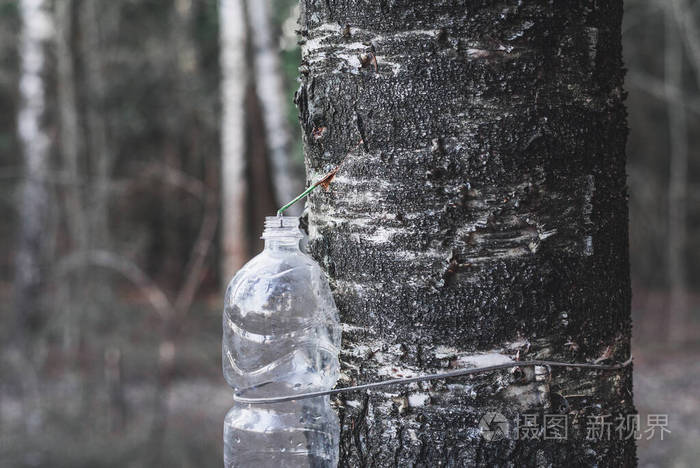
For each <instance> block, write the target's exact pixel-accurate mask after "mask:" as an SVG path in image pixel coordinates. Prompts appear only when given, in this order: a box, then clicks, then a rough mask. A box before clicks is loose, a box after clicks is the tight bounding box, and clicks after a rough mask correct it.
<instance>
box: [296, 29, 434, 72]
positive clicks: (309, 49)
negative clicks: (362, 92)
mask: <svg viewBox="0 0 700 468" xmlns="http://www.w3.org/2000/svg"><path fill="white" fill-rule="evenodd" d="M345 32H346V31H344V30H343V28H341V27H340V26H339V25H338V24H333V23H323V24H320V25H319V26H317V27H315V28H313V29H310V30H309V31H308V38H307V39H305V42H304V43H303V44H302V46H301V53H302V59H303V60H304V61H305V62H306V63H307V64H309V65H310V66H312V65H314V64H317V63H323V62H325V61H328V60H337V61H339V62H340V65H339V66H336V67H335V68H334V69H333V70H332V71H331V73H346V72H349V73H353V74H359V73H360V69H361V68H362V67H363V65H364V66H369V67H373V66H374V64H373V63H369V64H363V63H362V60H361V59H360V56H361V55H362V54H367V53H371V51H372V45H376V46H377V47H378V48H380V47H381V44H382V43H385V42H388V41H392V40H406V38H407V37H410V36H416V37H420V38H425V39H426V40H432V39H434V38H435V37H437V35H438V33H439V31H438V30H437V29H416V30H409V31H400V32H398V33H395V34H392V35H382V34H378V33H375V32H372V31H369V30H366V29H361V28H356V27H350V28H348V30H347V34H348V37H350V38H353V39H354V40H353V42H345V41H344V40H340V39H341V36H342V35H343V34H344V33H345ZM374 58H375V59H376V61H377V71H378V72H380V71H384V70H388V71H389V72H390V74H391V75H394V76H395V75H398V74H399V73H401V71H402V67H401V65H402V63H405V62H407V61H411V60H412V57H410V56H406V55H391V56H390V55H376V56H375V57H374Z"/></svg>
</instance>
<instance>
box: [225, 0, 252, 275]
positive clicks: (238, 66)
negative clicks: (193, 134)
mask: <svg viewBox="0 0 700 468" xmlns="http://www.w3.org/2000/svg"><path fill="white" fill-rule="evenodd" d="M219 28H220V44H221V46H220V47H221V52H220V54H221V56H220V61H221V108H222V116H221V210H222V229H221V243H222V248H221V251H222V259H221V273H222V278H221V280H222V282H223V283H224V284H225V283H226V282H228V281H229V280H230V279H231V277H232V276H233V274H234V273H235V272H236V270H238V269H239V268H240V267H241V266H242V265H243V264H244V263H245V261H246V260H247V255H248V254H247V247H246V244H247V243H246V228H245V225H244V223H245V219H246V216H245V214H246V209H245V207H246V192H247V190H246V188H247V184H246V180H245V173H244V170H245V144H246V142H245V120H244V115H243V103H244V100H245V92H246V83H247V78H246V77H247V65H246V60H245V56H246V54H245V49H246V26H245V9H244V6H243V0H220V6H219Z"/></svg>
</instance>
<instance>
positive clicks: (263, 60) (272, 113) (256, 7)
mask: <svg viewBox="0 0 700 468" xmlns="http://www.w3.org/2000/svg"><path fill="white" fill-rule="evenodd" d="M247 10H248V22H249V25H250V39H251V43H252V46H253V63H254V69H255V91H256V93H257V95H258V99H259V100H260V105H261V107H262V112H263V122H264V125H265V136H266V143H267V149H268V155H269V158H270V162H271V170H272V177H271V179H272V183H273V184H274V187H273V188H274V192H275V196H276V198H277V203H278V204H282V203H284V202H287V201H289V200H291V199H292V198H293V197H294V196H295V195H296V194H297V193H299V191H300V184H299V183H298V182H297V178H296V177H295V176H294V170H293V167H292V164H291V158H290V130H289V127H288V124H287V119H286V116H287V104H286V101H287V100H288V98H287V96H286V94H285V90H284V82H283V80H282V70H281V65H280V58H279V46H278V44H275V43H274V40H273V37H274V35H273V34H272V26H271V21H270V0H250V1H248V3H247ZM297 209H299V208H298V207H294V208H292V210H297Z"/></svg>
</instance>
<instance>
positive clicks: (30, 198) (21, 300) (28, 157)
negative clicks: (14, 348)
mask: <svg viewBox="0 0 700 468" xmlns="http://www.w3.org/2000/svg"><path fill="white" fill-rule="evenodd" d="M45 9H46V2H44V1H43V0H21V1H20V2H19V11H20V18H21V23H22V26H21V27H22V30H21V37H20V42H19V56H20V60H21V71H20V82H19V94H20V107H19V112H18V121H17V132H18V137H19V141H20V144H21V147H22V153H23V158H24V167H25V174H24V175H25V180H24V184H23V185H22V189H21V194H20V198H21V200H20V204H21V207H20V227H19V247H18V251H17V257H16V278H15V293H16V307H17V309H16V310H17V313H18V317H19V320H20V330H22V329H24V328H25V327H26V325H28V324H32V323H33V322H35V321H36V320H39V318H40V316H41V298H42V294H41V286H42V280H43V278H42V276H43V269H42V266H43V260H44V259H43V253H44V248H43V247H44V245H45V242H46V232H45V230H46V229H45V228H46V219H47V215H48V205H49V200H48V191H47V181H48V175H49V174H48V172H49V137H48V135H47V133H46V129H45V128H44V126H43V122H42V121H43V119H44V113H45V110H46V97H45V83H44V77H43V76H42V74H43V73H44V70H45V65H46V53H45V50H44V46H45V41H46V40H48V39H49V38H50V35H51V33H52V24H51V19H50V16H49V15H48V14H47V12H46V11H45Z"/></svg>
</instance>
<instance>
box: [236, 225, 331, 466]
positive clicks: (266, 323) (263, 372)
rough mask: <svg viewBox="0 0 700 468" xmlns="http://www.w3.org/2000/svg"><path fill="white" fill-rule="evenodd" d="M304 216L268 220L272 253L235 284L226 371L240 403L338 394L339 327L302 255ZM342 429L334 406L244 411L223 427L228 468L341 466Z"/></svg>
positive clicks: (321, 282)
mask: <svg viewBox="0 0 700 468" xmlns="http://www.w3.org/2000/svg"><path fill="white" fill-rule="evenodd" d="M298 226H299V220H298V218H296V217H287V216H284V217H267V218H266V220H265V231H264V232H263V236H262V237H263V239H265V249H264V250H263V251H262V252H261V253H260V254H259V255H258V256H256V257H255V258H253V259H252V260H251V261H250V262H248V263H247V264H246V265H245V266H244V267H243V268H242V269H241V270H240V271H239V272H238V273H237V274H236V276H235V277H234V278H233V280H231V283H230V284H229V286H228V288H227V290H226V298H225V304H224V316H223V328H224V337H223V347H222V349H223V370H224V376H225V377H226V381H227V382H228V384H229V385H230V386H231V387H233V389H234V393H235V394H236V395H240V396H244V397H272V396H282V395H292V394H295V393H306V392H312V391H320V390H326V389H331V388H333V386H334V385H335V383H336V381H337V379H338V367H339V366H338V348H339V346H340V324H339V321H338V312H337V309H336V307H335V303H334V302H333V297H332V296H331V291H330V288H329V286H328V281H327V279H326V277H325V275H324V274H323V272H322V271H321V269H320V267H319V266H318V265H317V264H316V262H314V261H313V259H311V257H309V256H308V255H306V254H305V253H303V252H302V251H301V250H300V248H299V241H300V239H301V238H302V234H301V232H300V231H299V227H298ZM339 432H340V426H339V423H338V418H337V416H336V414H335V412H334V411H333V409H332V408H331V406H330V401H329V397H328V396H325V397H316V398H309V399H304V400H297V401H290V402H283V403H272V404H242V403H238V402H237V403H235V404H234V406H233V408H231V410H230V411H229V412H228V414H227V415H226V420H225V423H224V464H225V466H226V467H234V466H235V467H249V466H250V467H254V468H263V467H268V466H269V467H274V468H283V467H335V466H336V465H337V463H338V444H339Z"/></svg>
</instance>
